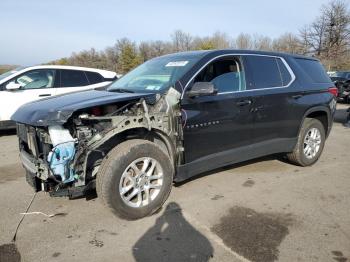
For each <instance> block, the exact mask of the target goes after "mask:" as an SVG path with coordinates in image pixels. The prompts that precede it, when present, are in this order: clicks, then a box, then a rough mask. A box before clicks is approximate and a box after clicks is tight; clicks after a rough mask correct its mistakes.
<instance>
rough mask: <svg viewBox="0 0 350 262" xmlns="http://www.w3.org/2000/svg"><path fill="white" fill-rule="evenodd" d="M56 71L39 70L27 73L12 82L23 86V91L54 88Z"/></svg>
mask: <svg viewBox="0 0 350 262" xmlns="http://www.w3.org/2000/svg"><path fill="white" fill-rule="evenodd" d="M54 77H55V70H51V69H39V70H32V71H29V72H26V73H24V74H22V75H20V76H18V77H16V78H15V79H14V80H10V82H13V81H14V82H15V83H16V84H20V85H21V89H24V90H27V89H40V88H51V87H53V83H54Z"/></svg>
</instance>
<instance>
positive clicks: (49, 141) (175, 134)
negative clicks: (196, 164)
mask: <svg viewBox="0 0 350 262" xmlns="http://www.w3.org/2000/svg"><path fill="white" fill-rule="evenodd" d="M95 92H96V91H95ZM108 93H110V92H108ZM110 94H111V93H110ZM112 95H114V94H112ZM179 99H180V93H179V92H178V91H176V90H175V89H173V88H170V89H169V90H168V91H167V93H166V94H163V95H160V94H157V95H152V96H143V97H139V96H134V97H130V99H123V100H122V101H119V100H118V99H116V100H115V101H111V100H110V98H109V100H108V102H105V103H103V101H101V99H99V100H98V102H96V103H92V102H91V100H90V101H89V107H86V106H81V107H79V108H75V109H73V110H72V109H71V108H70V111H69V112H70V113H69V115H68V114H64V113H65V112H64V110H57V112H58V111H60V112H58V113H57V114H59V113H61V114H63V115H65V116H66V118H67V119H65V121H62V119H59V120H57V121H53V120H52V119H45V120H43V121H40V120H42V119H37V120H36V121H37V123H41V124H38V125H35V126H33V125H31V124H30V123H25V122H24V121H22V123H21V122H20V121H18V122H20V123H18V124H17V133H18V137H19V143H20V156H21V160H22V163H23V166H24V167H25V169H26V171H27V181H28V182H29V183H30V184H31V185H32V186H33V187H34V188H35V190H36V191H45V192H49V193H50V195H52V196H69V197H76V196H80V195H84V194H85V193H86V191H87V190H89V189H91V188H94V186H95V179H96V176H97V175H98V170H99V166H100V164H101V162H102V160H103V158H104V157H105V156H106V155H107V154H108V152H109V151H110V150H111V149H112V148H114V147H115V146H117V145H118V144H120V143H121V142H123V141H125V140H128V139H134V138H138V139H147V140H150V141H153V142H155V143H157V144H158V145H159V146H161V148H162V149H164V151H166V153H167V154H169V157H170V159H171V160H172V161H173V163H174V165H176V164H179V163H181V162H182V161H183V155H182V154H183V144H182V140H183V138H182V121H181V112H180V108H179ZM44 103H45V102H44ZM51 114H53V112H52V110H51ZM14 120H16V119H14ZM45 124H47V125H45Z"/></svg>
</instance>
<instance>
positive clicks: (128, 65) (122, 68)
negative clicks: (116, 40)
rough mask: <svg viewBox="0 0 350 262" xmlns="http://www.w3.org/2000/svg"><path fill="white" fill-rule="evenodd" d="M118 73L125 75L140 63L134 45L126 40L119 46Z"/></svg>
mask: <svg viewBox="0 0 350 262" xmlns="http://www.w3.org/2000/svg"><path fill="white" fill-rule="evenodd" d="M119 52H120V55H119V67H118V69H119V72H121V73H122V74H125V73H127V72H129V71H130V70H131V69H133V68H135V67H136V66H138V65H139V64H140V63H141V61H142V60H141V58H140V56H139V55H138V53H137V49H136V45H135V43H133V42H131V41H129V40H126V41H123V42H122V44H121V45H119Z"/></svg>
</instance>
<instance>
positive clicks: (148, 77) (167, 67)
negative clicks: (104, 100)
mask: <svg viewBox="0 0 350 262" xmlns="http://www.w3.org/2000/svg"><path fill="white" fill-rule="evenodd" d="M204 54H205V52H203V53H202V54H200V53H199V52H196V53H194V54H186V53H185V54H183V53H178V54H171V55H165V56H161V57H157V58H153V59H151V60H148V61H147V62H145V63H143V64H141V65H140V66H138V67H136V68H135V69H133V70H132V71H130V72H129V73H127V74H126V75H124V76H123V77H121V78H120V79H118V80H117V81H115V82H114V83H113V84H112V85H111V86H110V87H109V88H108V90H111V91H113V90H118V89H125V90H129V91H130V92H147V93H158V92H160V91H162V90H167V89H168V88H170V87H171V86H174V85H175V83H176V82H177V81H178V80H179V79H180V78H181V77H182V76H183V75H184V74H185V73H187V72H188V70H190V69H191V68H192V67H193V65H194V64H195V63H197V62H198V60H199V59H201V58H202V56H203V55H204Z"/></svg>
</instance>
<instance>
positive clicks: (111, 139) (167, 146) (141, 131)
mask: <svg viewBox="0 0 350 262" xmlns="http://www.w3.org/2000/svg"><path fill="white" fill-rule="evenodd" d="M112 132H113V131H110V132H109V133H107V134H106V137H108V138H107V139H105V140H103V141H102V142H100V143H99V145H98V146H97V147H96V148H93V149H92V150H90V151H88V153H87V155H86V158H85V163H84V165H85V168H84V170H85V174H86V176H87V177H86V178H88V177H89V175H87V174H89V173H90V174H91V171H92V169H93V168H94V166H96V165H99V163H100V161H102V159H103V158H104V157H105V155H107V154H108V153H109V152H110V151H111V150H112V149H113V148H114V147H116V146H117V145H119V144H120V143H122V142H124V141H127V140H131V139H144V140H147V141H151V142H153V143H155V144H157V145H158V146H160V148H161V149H163V151H164V152H165V153H166V154H167V155H169V157H170V161H171V163H173V165H174V167H175V161H176V151H175V145H174V144H173V143H172V142H171V139H170V138H169V136H168V135H167V134H165V133H164V132H163V131H161V130H158V129H151V130H148V129H147V128H144V127H137V128H132V129H127V130H124V131H122V132H119V133H115V134H111V133H112ZM108 134H109V135H108ZM89 171H90V172H89ZM86 178H85V179H86Z"/></svg>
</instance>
